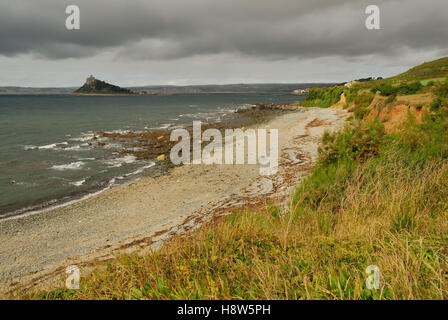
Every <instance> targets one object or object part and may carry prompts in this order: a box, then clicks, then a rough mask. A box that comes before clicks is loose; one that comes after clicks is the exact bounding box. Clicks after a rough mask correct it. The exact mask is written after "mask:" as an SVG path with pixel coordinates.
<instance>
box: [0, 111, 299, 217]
mask: <svg viewBox="0 0 448 320" xmlns="http://www.w3.org/2000/svg"><path fill="white" fill-rule="evenodd" d="M294 105H295V104H287V103H285V104H273V103H271V104H253V105H252V107H250V108H240V109H237V110H235V111H234V114H235V117H234V118H233V119H230V120H228V121H227V122H222V123H209V124H204V125H203V126H204V128H217V129H219V130H221V131H223V130H225V129H232V128H238V127H240V126H241V125H245V126H248V127H251V126H257V125H261V124H262V123H266V122H268V121H269V120H272V119H273V118H275V117H277V116H279V115H281V114H283V113H284V112H287V111H294V110H295V109H296V107H294ZM186 128H187V129H188V126H187V127H186ZM190 129H191V128H190ZM94 134H95V136H98V137H107V138H109V139H111V140H117V141H118V140H120V139H121V140H123V139H128V140H129V141H128V142H130V143H132V144H133V145H134V147H136V148H141V145H140V143H138V142H137V141H132V139H134V140H135V139H139V138H145V139H147V140H148V142H149V141H151V142H150V143H151V144H159V142H160V143H161V144H162V148H159V150H157V148H154V147H153V146H148V144H145V145H144V148H141V149H142V150H143V151H137V152H135V151H130V150H127V149H122V150H121V153H122V154H123V155H129V154H130V155H133V156H136V158H138V159H139V160H145V161H149V160H150V161H156V164H157V160H156V158H157V156H159V155H160V154H165V155H166V156H167V150H170V149H171V147H172V146H173V145H174V143H171V142H169V141H166V140H165V141H159V140H158V137H159V136H169V134H170V130H169V129H154V130H150V131H143V132H137V131H130V132H126V133H114V132H103V131H98V132H94ZM131 149H132V148H131ZM158 164H159V167H157V168H156V169H157V170H156V171H155V172H152V173H151V174H150V175H149V176H158V175H166V174H169V171H170V169H171V168H172V166H170V165H164V164H163V163H162V164H161V165H160V163H158ZM153 170H154V169H153ZM120 177H121V176H116V177H113V178H112V179H111V180H109V181H107V182H105V183H104V186H102V187H100V188H95V189H91V190H88V191H82V192H79V193H77V194H74V195H69V196H65V197H62V198H54V199H50V200H47V201H42V202H40V203H37V204H33V205H25V206H22V207H20V208H18V209H15V210H12V211H9V212H4V213H1V214H0V222H1V221H7V220H14V219H20V218H23V217H26V216H30V215H35V214H39V213H44V212H47V211H51V210H54V209H58V208H63V207H65V206H68V205H71V204H74V203H76V202H78V201H83V200H86V199H89V198H91V197H93V196H96V195H99V194H101V193H102V192H104V191H106V190H108V189H111V188H113V187H116V186H119V185H121V184H123V183H124V184H126V183H131V182H134V181H138V180H139V179H141V178H142V176H138V177H136V178H134V179H132V180H130V181H127V182H123V183H116V181H117V179H119V178H120Z"/></svg>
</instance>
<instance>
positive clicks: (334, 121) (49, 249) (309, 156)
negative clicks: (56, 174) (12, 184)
mask: <svg viewBox="0 0 448 320" xmlns="http://www.w3.org/2000/svg"><path fill="white" fill-rule="evenodd" d="M346 116H347V113H346V111H344V110H330V109H319V108H299V109H298V110H297V112H294V113H286V114H283V115H280V116H278V117H277V118H276V119H274V120H272V121H270V122H268V123H266V124H263V125H261V127H263V128H272V129H278V130H279V146H280V151H279V172H278V173H277V174H275V175H273V176H260V174H259V168H258V166H257V165H184V166H181V167H176V168H174V169H173V170H172V171H171V173H170V174H169V175H164V176H159V177H155V178H142V179H140V180H139V181H136V182H132V183H129V184H125V185H120V186H116V187H113V188H111V189H109V190H106V191H104V192H102V193H101V194H98V195H95V196H93V197H90V198H88V199H85V200H81V201H78V202H76V203H72V204H70V205H68V206H65V207H61V208H55V209H53V210H48V211H45V212H41V213H39V214H35V215H30V216H26V217H21V218H15V219H9V220H0V242H1V243H2V245H1V247H0V294H1V293H3V294H6V293H7V292H8V291H10V290H12V289H14V288H15V287H17V286H20V287H23V286H25V287H32V286H34V285H47V284H49V283H52V282H58V281H59V282H60V281H62V280H61V274H63V273H64V270H65V267H67V266H68V265H71V264H76V265H78V266H80V268H81V273H82V272H83V270H88V268H89V266H91V265H92V264H95V263H97V262H98V261H106V260H108V259H111V258H113V256H114V255H117V254H120V253H130V252H134V251H138V252H142V251H145V250H154V249H157V248H158V247H160V245H162V244H163V243H164V242H165V241H167V240H169V239H170V238H171V237H172V236H173V235H175V234H180V233H184V232H187V231H190V230H193V229H195V228H198V227H199V226H200V225H202V224H203V223H205V222H207V221H210V220H211V219H213V218H214V217H217V216H221V215H226V214H228V213H230V212H232V211H233V210H235V209H238V208H242V207H254V206H257V205H260V204H263V203H265V202H266V201H267V200H268V199H271V200H273V201H277V202H279V203H283V204H285V205H287V202H288V199H289V196H290V194H291V191H292V190H293V188H294V186H296V185H297V184H298V183H299V182H300V180H301V179H303V177H304V176H306V175H307V174H308V173H309V172H310V170H311V169H312V167H313V164H314V163H315V160H316V158H317V147H318V145H319V143H320V140H321V137H322V134H323V132H324V130H339V129H341V128H342V127H343V123H344V121H345V118H346ZM94 261H96V262H94ZM59 282H58V283H59ZM62 284H63V282H60V283H59V285H62Z"/></svg>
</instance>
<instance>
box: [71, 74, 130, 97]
mask: <svg viewBox="0 0 448 320" xmlns="http://www.w3.org/2000/svg"><path fill="white" fill-rule="evenodd" d="M74 93H75V94H135V93H134V92H132V91H131V90H129V89H126V88H121V87H119V86H115V85H113V84H109V83H107V82H105V81H101V80H98V79H95V77H94V76H90V77H88V78H87V80H86V83H84V85H83V86H82V87H81V88H79V89H78V90H76V91H75V92H74Z"/></svg>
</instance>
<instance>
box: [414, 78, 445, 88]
mask: <svg viewBox="0 0 448 320" xmlns="http://www.w3.org/2000/svg"><path fill="white" fill-rule="evenodd" d="M446 80H447V78H446V77H445V78H434V79H428V80H422V81H420V83H421V84H422V86H427V85H428V84H430V83H431V82H443V81H446Z"/></svg>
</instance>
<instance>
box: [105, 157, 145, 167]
mask: <svg viewBox="0 0 448 320" xmlns="http://www.w3.org/2000/svg"><path fill="white" fill-rule="evenodd" d="M136 160H137V158H136V157H135V156H133V155H127V156H124V157H121V158H115V159H110V160H105V161H103V163H104V164H106V165H108V166H109V167H111V168H118V167H121V166H122V165H123V164H131V163H134V162H135V161H136Z"/></svg>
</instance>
